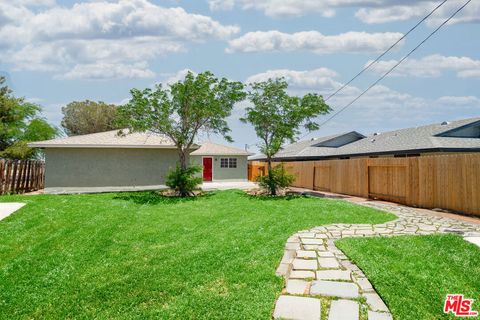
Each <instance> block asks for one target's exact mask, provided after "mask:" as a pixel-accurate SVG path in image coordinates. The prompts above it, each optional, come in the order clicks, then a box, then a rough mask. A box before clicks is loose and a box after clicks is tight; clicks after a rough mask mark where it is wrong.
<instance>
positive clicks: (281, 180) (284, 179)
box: [257, 165, 295, 196]
mask: <svg viewBox="0 0 480 320" xmlns="http://www.w3.org/2000/svg"><path fill="white" fill-rule="evenodd" d="M294 180H295V177H294V176H292V175H291V174H288V173H287V172H286V171H285V168H284V167H283V165H279V166H276V167H273V168H272V169H271V170H270V172H269V174H268V175H266V176H261V177H257V182H258V184H259V185H260V187H262V188H264V189H267V190H269V192H270V194H271V195H273V196H274V195H276V194H277V191H279V190H281V189H284V188H287V187H288V186H290V185H291V184H292V183H293V181H294Z"/></svg>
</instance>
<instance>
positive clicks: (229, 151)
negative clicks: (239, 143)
mask: <svg viewBox="0 0 480 320" xmlns="http://www.w3.org/2000/svg"><path fill="white" fill-rule="evenodd" d="M190 155H192V156H223V155H225V156H229V155H231V156H234V155H235V156H249V155H251V153H249V152H247V151H245V150H243V149H240V148H235V147H230V146H224V145H221V144H217V143H213V142H210V141H206V142H204V143H201V144H200V148H198V149H197V150H195V151H193V152H192V153H190Z"/></svg>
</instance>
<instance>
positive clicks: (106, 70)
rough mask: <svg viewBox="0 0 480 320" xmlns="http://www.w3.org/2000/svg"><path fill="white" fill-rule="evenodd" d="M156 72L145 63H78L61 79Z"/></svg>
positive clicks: (150, 73)
mask: <svg viewBox="0 0 480 320" xmlns="http://www.w3.org/2000/svg"><path fill="white" fill-rule="evenodd" d="M154 76H155V73H154V72H153V71H151V70H149V69H148V68H147V66H146V64H145V63H137V64H133V65H126V64H121V63H117V64H115V63H106V62H100V63H92V64H77V65H75V67H73V69H72V70H70V71H68V72H67V73H66V74H64V75H63V76H61V77H60V78H61V79H89V80H102V79H123V78H153V77H154Z"/></svg>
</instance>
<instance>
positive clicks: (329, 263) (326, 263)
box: [318, 258, 340, 269]
mask: <svg viewBox="0 0 480 320" xmlns="http://www.w3.org/2000/svg"><path fill="white" fill-rule="evenodd" d="M318 263H319V264H320V267H322V268H326V269H328V268H337V269H338V268H340V264H339V263H338V261H337V259H335V258H318Z"/></svg>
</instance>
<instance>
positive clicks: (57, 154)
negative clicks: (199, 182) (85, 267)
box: [29, 130, 250, 193]
mask: <svg viewBox="0 0 480 320" xmlns="http://www.w3.org/2000/svg"><path fill="white" fill-rule="evenodd" d="M29 146H30V147H33V148H42V149H43V150H44V152H45V166H46V167H45V192H46V193H63V192H90V191H93V192H94V191H128V190H149V189H162V188H165V179H166V175H167V172H168V171H169V170H170V169H174V168H175V166H176V164H177V163H178V153H177V150H176V147H175V145H174V143H173V142H172V141H171V139H169V138H167V137H165V136H162V135H157V134H153V133H132V134H126V135H118V130H113V131H108V132H101V133H93V134H87V135H80V136H72V137H66V138H59V139H53V140H47V141H39V142H32V143H29ZM249 155H250V154H249V153H248V152H247V151H245V150H242V149H238V148H234V147H230V146H223V145H219V144H215V143H212V142H206V143H203V144H195V145H194V146H193V147H192V153H191V154H190V159H189V161H190V162H191V163H194V164H199V165H201V166H202V167H203V172H202V177H203V180H204V181H205V182H209V181H247V180H248V179H247V174H248V171H247V170H248V169H247V162H248V160H247V157H248V156H249Z"/></svg>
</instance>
